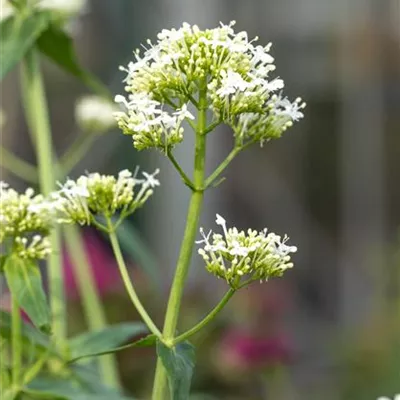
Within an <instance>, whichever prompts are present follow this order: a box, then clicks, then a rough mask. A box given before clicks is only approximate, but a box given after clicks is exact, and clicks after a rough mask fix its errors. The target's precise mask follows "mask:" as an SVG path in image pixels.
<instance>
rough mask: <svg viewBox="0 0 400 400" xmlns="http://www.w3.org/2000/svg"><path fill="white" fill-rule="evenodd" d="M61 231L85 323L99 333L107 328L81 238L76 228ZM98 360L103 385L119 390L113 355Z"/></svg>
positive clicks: (69, 227)
mask: <svg viewBox="0 0 400 400" xmlns="http://www.w3.org/2000/svg"><path fill="white" fill-rule="evenodd" d="M63 231H64V236H65V241H66V243H67V248H68V254H69V255H70V257H71V261H72V266H73V270H74V275H75V277H76V280H77V284H78V288H79V293H80V296H81V300H82V303H83V309H84V312H85V317H86V321H87V323H88V326H89V329H90V331H92V332H93V331H99V330H101V329H103V328H104V327H105V326H107V320H106V316H105V313H104V310H103V307H102V304H101V299H100V295H99V292H98V290H97V287H96V282H95V279H94V276H93V273H92V269H91V265H90V262H89V260H88V258H87V254H86V251H85V248H84V246H83V238H82V236H81V234H80V232H79V230H78V228H76V227H75V226H64V227H63ZM98 360H99V367H100V372H101V376H102V379H103V381H104V383H105V384H106V385H109V386H111V387H114V388H117V389H119V388H120V387H121V382H120V379H119V374H118V366H117V361H116V358H115V355H113V354H108V355H104V356H101V357H99V358H98Z"/></svg>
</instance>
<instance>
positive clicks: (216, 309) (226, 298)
mask: <svg viewBox="0 0 400 400" xmlns="http://www.w3.org/2000/svg"><path fill="white" fill-rule="evenodd" d="M235 292H236V289H234V288H230V289H229V290H228V291H227V292H226V293H225V295H224V297H223V298H222V299H221V301H220V302H219V303H218V304H217V305H216V306H215V307H214V308H213V309H212V310H211V311H210V313H209V314H207V316H206V317H204V318H203V319H202V320H201V321H200V322H199V323H198V324H197V325H195V326H194V327H193V328H191V329H189V330H188V331H186V332H184V333H182V334H181V335H179V336H177V337H176V338H175V339H174V340H173V345H174V346H175V345H176V344H178V343H180V342H183V341H184V340H186V339H189V338H190V337H191V336H193V335H194V334H196V333H197V332H199V331H200V330H201V329H202V328H204V327H205V326H206V325H208V324H209V323H210V322H211V321H212V320H213V319H214V318H215V317H216V316H217V315H218V314H219V313H220V312H221V311H222V309H223V308H224V307H225V306H226V304H227V303H228V301H229V300H230V298H231V297H232V296H233V295H234V294H235Z"/></svg>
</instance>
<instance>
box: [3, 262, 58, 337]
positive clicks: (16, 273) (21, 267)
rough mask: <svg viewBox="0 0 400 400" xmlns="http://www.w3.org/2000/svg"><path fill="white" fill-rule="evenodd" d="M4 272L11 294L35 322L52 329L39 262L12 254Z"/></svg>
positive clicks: (45, 328)
mask: <svg viewBox="0 0 400 400" xmlns="http://www.w3.org/2000/svg"><path fill="white" fill-rule="evenodd" d="M4 272H5V276H6V279H7V284H8V287H9V289H10V292H11V295H12V296H14V297H15V298H16V299H17V302H18V304H19V306H20V307H21V308H22V309H23V310H24V311H25V312H26V314H27V315H28V317H29V318H30V319H31V321H32V322H33V324H34V325H35V326H36V327H38V328H39V329H40V330H42V331H44V332H49V331H50V311H49V307H48V304H47V300H46V295H45V293H44V290H43V286H42V277H41V275H40V270H39V267H38V266H37V264H35V263H34V262H33V261H31V260H26V259H22V258H19V257H17V256H15V255H12V256H10V257H8V258H7V260H6V262H5V265H4Z"/></svg>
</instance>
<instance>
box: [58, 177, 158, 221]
mask: <svg viewBox="0 0 400 400" xmlns="http://www.w3.org/2000/svg"><path fill="white" fill-rule="evenodd" d="M158 172H159V171H158V170H156V171H155V172H154V173H153V174H148V173H146V172H142V175H143V177H144V178H143V179H137V178H136V176H133V175H132V173H131V172H130V171H128V170H123V171H121V172H120V173H119V174H118V177H117V178H116V177H114V176H112V175H100V174H99V173H92V174H89V175H87V176H86V175H84V176H81V177H80V178H78V179H77V180H76V181H74V180H70V179H69V180H67V181H66V183H65V184H64V185H63V186H61V188H60V190H59V191H57V192H55V193H53V194H52V201H53V204H54V207H55V208H56V209H57V211H58V212H59V213H60V216H59V219H58V221H59V222H61V223H78V224H80V225H89V224H92V223H94V222H95V217H96V216H98V215H99V216H101V215H102V216H104V217H106V218H110V217H112V216H113V215H114V214H115V213H116V212H119V214H120V217H121V218H124V217H126V216H128V215H129V214H132V213H133V212H134V211H135V210H136V209H137V208H139V207H141V206H142V205H143V204H144V203H145V202H146V200H147V199H148V198H149V197H150V196H151V195H152V194H153V188H154V187H156V186H159V184H160V183H159V181H158V180H157V179H156V178H155V176H156V175H157V174H158ZM135 175H136V174H135ZM137 187H139V188H140V189H139V190H138V192H137V193H136V188H137Z"/></svg>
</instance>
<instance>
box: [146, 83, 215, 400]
mask: <svg viewBox="0 0 400 400" xmlns="http://www.w3.org/2000/svg"><path fill="white" fill-rule="evenodd" d="M198 105H199V107H198V109H199V113H198V120H197V127H196V148H195V161H194V172H193V184H194V191H193V193H192V197H191V199H190V204H189V210H188V213H187V218H186V228H185V233H184V236H183V240H182V244H181V250H180V253H179V257H178V262H177V266H176V271H175V276H174V280H173V282H172V287H171V291H170V296H169V300H168V305H167V312H166V316H165V322H164V330H163V339H164V341H165V342H166V343H169V342H173V340H174V336H175V332H176V326H177V322H178V316H179V310H180V305H181V300H182V294H183V289H184V285H185V282H186V277H187V274H188V270H189V264H190V259H191V257H192V252H193V246H194V240H195V237H196V232H197V226H198V223H199V219H200V212H201V206H202V204H203V185H204V173H205V155H206V136H205V135H204V131H205V129H206V126H207V89H206V84H205V82H204V83H203V87H202V88H201V90H200V94H199V102H198ZM166 386H167V374H166V371H165V368H164V366H163V365H162V362H161V360H160V358H158V359H157V367H156V374H155V378H154V386H153V397H152V398H153V400H165V399H166Z"/></svg>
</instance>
